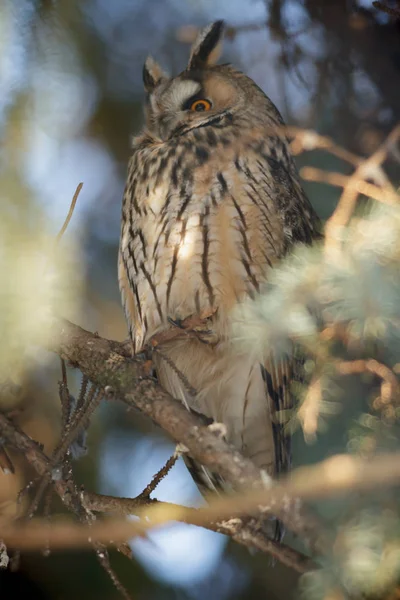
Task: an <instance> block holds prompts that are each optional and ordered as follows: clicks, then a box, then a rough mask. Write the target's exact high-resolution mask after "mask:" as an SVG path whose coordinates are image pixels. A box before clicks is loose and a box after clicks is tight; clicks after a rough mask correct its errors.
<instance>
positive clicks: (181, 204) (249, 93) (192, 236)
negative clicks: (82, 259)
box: [118, 21, 319, 490]
mask: <svg viewBox="0 0 400 600" xmlns="http://www.w3.org/2000/svg"><path fill="white" fill-rule="evenodd" d="M223 27H224V25H223V22H222V21H217V22H215V23H213V24H211V25H209V26H208V27H207V28H206V29H204V30H203V31H202V32H201V33H200V34H199V36H198V38H197V40H196V41H195V43H194V45H193V47H192V49H191V53H190V58H189V62H188V66H187V68H186V69H185V70H184V71H183V72H182V73H181V74H180V75H178V76H176V77H172V78H171V77H169V76H167V75H166V74H165V73H164V72H163V71H162V69H161V68H160V66H159V65H158V64H157V63H156V62H155V61H154V60H153V59H152V58H151V57H149V58H148V59H147V60H146V62H145V65H144V68H143V80H144V87H145V91H146V104H145V126H144V129H143V131H142V133H141V134H140V135H138V136H137V137H135V138H134V140H133V153H132V156H131V159H130V162H129V167H128V177H127V183H126V188H125V193H124V199H123V209H122V227H121V237H120V249H119V261H118V276H119V285H120V290H121V295H122V302H123V306H124V310H125V315H126V319H127V322H128V327H129V334H130V337H131V339H132V343H133V348H134V352H136V353H137V352H139V351H141V350H142V349H143V347H144V346H145V345H146V344H147V343H148V342H149V340H150V339H151V338H152V337H153V336H157V334H160V333H162V332H165V331H167V330H168V329H170V328H173V327H176V326H179V323H180V322H181V321H182V320H184V319H186V318H187V317H193V316H194V317H196V316H201V315H208V319H207V327H206V329H207V332H205V334H204V335H202V334H201V331H200V332H199V335H198V336H197V337H196V336H178V337H176V338H172V339H170V341H168V342H165V343H164V344H161V348H160V350H161V351H160V352H155V353H154V366H155V370H156V373H157V377H158V379H159V382H160V384H161V385H162V386H163V387H164V389H165V390H167V391H168V392H169V393H170V394H171V395H172V396H173V397H174V398H177V399H179V400H180V401H181V402H183V404H184V405H185V406H186V407H187V409H188V410H190V411H195V412H196V413H200V415H203V416H204V418H205V419H206V422H217V423H223V424H224V426H225V427H224V429H225V431H226V437H227V440H228V441H229V442H230V443H231V444H233V445H234V446H235V447H236V448H237V449H238V450H239V451H241V452H242V453H243V454H244V455H245V456H247V457H248V458H250V459H251V460H253V461H254V462H255V464H256V465H257V466H258V467H259V468H260V469H263V470H264V471H265V472H266V473H268V474H269V475H270V476H272V477H275V476H276V475H278V474H279V473H282V472H284V471H287V469H288V468H289V466H290V439H289V437H288V436H287V435H286V428H284V427H283V424H282V418H281V414H282V412H281V411H283V410H284V409H287V408H288V407H290V406H291V402H292V399H291V393H290V384H291V381H292V379H293V378H294V377H296V362H295V361H294V358H293V356H289V355H288V356H284V357H282V356H279V357H278V356H275V354H274V349H273V348H271V349H270V352H269V353H268V355H267V356H266V357H254V356H249V355H246V354H245V353H244V352H240V349H238V348H237V346H236V345H235V344H234V341H233V339H232V315H233V314H234V311H235V309H236V308H237V307H238V306H239V304H240V303H241V302H242V301H243V300H244V299H246V298H255V297H256V296H257V294H259V293H260V291H262V289H263V285H265V283H266V282H267V281H268V277H269V273H270V272H271V269H273V268H274V266H275V265H276V264H277V263H278V262H279V261H280V260H281V259H282V258H283V257H284V256H285V255H286V254H287V253H288V252H289V251H290V249H291V247H292V245H293V244H294V243H295V242H303V243H305V244H311V243H312V241H313V239H314V238H315V237H316V236H317V235H318V230H319V223H318V218H317V216H316V214H315V212H314V210H313V208H312V207H311V205H310V203H309V201H308V199H307V197H306V196H305V194H304V192H303V190H302V188H301V185H300V183H299V178H298V173H297V170H296V167H295V164H294V161H293V158H292V156H291V153H290V149H289V145H288V140H287V138H286V136H285V134H284V133H283V130H282V126H283V121H282V118H281V116H280V114H279V112H278V110H277V109H276V107H275V106H274V104H273V103H272V102H271V100H270V99H269V98H268V97H267V96H266V95H265V94H264V92H263V91H262V90H261V89H260V88H259V87H258V86H257V85H256V84H255V83H254V81H252V80H251V79H250V78H249V77H247V76H245V75H244V74H243V73H241V72H240V71H238V70H237V69H235V68H234V67H233V66H231V65H230V64H223V65H215V64H212V60H211V59H210V57H211V55H212V53H213V51H214V50H215V48H216V46H217V44H218V43H219V42H220V40H221V37H222V34H223ZM210 332H211V334H212V335H211V336H209V334H210ZM210 340H211V341H210ZM186 462H187V464H188V466H189V468H190V470H191V472H192V474H193V477H194V479H195V480H196V482H197V483H198V485H199V487H200V488H201V489H204V488H205V489H213V490H219V489H221V488H222V489H224V485H225V484H224V482H223V481H222V480H221V478H220V477H219V476H218V475H217V474H216V473H213V472H210V471H209V470H208V469H206V468H205V467H203V466H201V465H198V464H196V463H195V462H194V461H193V460H192V459H191V458H190V456H187V457H186Z"/></svg>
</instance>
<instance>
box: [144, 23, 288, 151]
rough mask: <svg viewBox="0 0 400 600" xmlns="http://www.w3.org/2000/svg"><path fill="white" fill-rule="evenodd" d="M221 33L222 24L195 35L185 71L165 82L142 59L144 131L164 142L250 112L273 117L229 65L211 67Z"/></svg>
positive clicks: (158, 71)
mask: <svg viewBox="0 0 400 600" xmlns="http://www.w3.org/2000/svg"><path fill="white" fill-rule="evenodd" d="M223 30H224V23H223V21H216V22H215V23H212V24H211V25H209V26H208V27H206V28H205V29H204V30H203V31H201V32H200V34H199V35H198V37H197V39H196V41H195V42H194V44H193V46H192V49H191V53H190V58H189V63H188V66H187V68H186V69H185V71H183V72H182V73H181V74H180V75H178V76H177V77H173V78H170V77H168V76H167V75H166V74H165V73H164V72H163V70H162V69H161V67H160V66H159V65H158V63H156V62H155V61H154V60H153V59H152V58H151V57H149V58H147V60H146V62H145V64H144V67H143V82H144V87H145V90H146V92H147V101H146V126H147V129H148V131H149V132H150V133H151V135H152V136H154V137H156V138H158V139H160V140H162V141H167V140H169V139H172V138H174V137H176V136H180V135H182V134H185V133H186V132H188V131H190V130H193V129H196V128H198V127H205V126H207V125H213V124H216V123H217V122H218V123H220V125H222V124H223V122H224V121H226V122H227V123H228V122H229V121H232V119H233V118H234V116H235V114H241V115H243V114H245V113H246V111H249V110H251V109H253V111H254V110H255V109H256V110H255V112H256V113H257V112H258V114H260V113H263V112H264V113H268V112H269V111H272V112H276V113H277V111H276V109H275V107H274V106H273V104H272V102H271V101H270V100H269V99H268V98H267V97H266V96H265V94H264V93H263V92H262V90H261V89H260V88H259V87H258V86H256V84H255V83H254V82H253V81H252V80H251V79H249V78H248V77H246V76H245V75H244V74H243V73H240V72H239V71H237V70H236V69H234V68H233V67H232V66H231V65H214V64H212V61H211V56H212V53H213V50H214V49H215V48H216V46H217V44H218V43H219V41H220V40H221V38H222V35H223ZM257 109H258V111H257ZM278 114H279V113H278Z"/></svg>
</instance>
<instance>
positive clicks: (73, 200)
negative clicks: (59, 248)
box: [56, 182, 83, 244]
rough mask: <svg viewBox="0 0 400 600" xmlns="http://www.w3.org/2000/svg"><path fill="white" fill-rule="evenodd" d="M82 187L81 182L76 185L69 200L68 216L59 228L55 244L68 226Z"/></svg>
mask: <svg viewBox="0 0 400 600" xmlns="http://www.w3.org/2000/svg"><path fill="white" fill-rule="evenodd" d="M82 187H83V182H81V183H78V186H77V188H76V190H75V194H74V195H73V197H72V200H71V205H70V207H69V211H68V214H67V216H66V218H65V221H64V223H63V226H62V227H61V229H60V231H59V232H58V234H57V236H56V244H58V243H59V241H60V240H61V238H62V236H63V235H64V233H65V230H66V229H67V227H68V225H69V222H70V220H71V218H72V215H73V214H74V209H75V204H76V201H77V200H78V197H79V194H80V193H81V189H82Z"/></svg>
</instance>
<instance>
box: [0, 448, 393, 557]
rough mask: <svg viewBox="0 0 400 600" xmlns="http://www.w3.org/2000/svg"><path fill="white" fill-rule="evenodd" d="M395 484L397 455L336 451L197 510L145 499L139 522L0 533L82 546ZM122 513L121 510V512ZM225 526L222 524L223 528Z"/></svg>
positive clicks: (33, 542) (11, 539) (31, 543)
mask: <svg viewBox="0 0 400 600" xmlns="http://www.w3.org/2000/svg"><path fill="white" fill-rule="evenodd" d="M399 482H400V453H387V454H380V455H378V456H375V457H372V458H369V459H368V460H363V459H361V458H358V457H355V456H349V455H336V456H334V457H332V458H329V459H327V460H324V461H322V462H321V463H318V464H317V465H314V466H311V467H300V468H298V469H296V470H295V471H293V473H292V475H291V477H290V478H287V479H285V480H282V482H280V483H277V484H276V485H275V486H273V487H272V488H270V489H268V490H267V489H264V490H261V489H259V490H252V491H249V492H242V493H240V494H235V495H229V496H225V497H220V496H219V497H217V498H213V499H210V501H209V505H208V506H207V507H206V508H202V509H193V508H188V507H185V506H178V505H173V504H169V503H163V502H151V503H150V504H147V505H145V506H140V505H138V506H137V507H136V508H135V514H136V515H137V516H139V517H144V516H145V517H146V520H143V521H141V522H137V521H129V522H127V521H126V520H122V521H121V520H119V519H111V520H107V521H101V522H100V521H95V522H92V523H91V525H90V528H88V527H84V526H82V525H78V524H73V523H65V522H64V523H56V522H54V523H53V525H52V526H51V528H47V529H46V530H45V531H44V530H43V527H42V520H36V521H37V522H30V523H27V524H23V525H19V524H12V525H10V526H3V527H2V529H1V533H0V535H1V537H2V538H3V539H4V540H5V541H6V542H8V543H9V544H16V545H18V546H20V547H23V548H37V547H40V545H41V544H42V543H43V540H44V539H46V536H47V535H49V541H50V543H51V545H52V546H54V547H61V546H63V547H67V546H70V547H71V546H77V545H78V546H79V545H82V544H83V545H86V544H90V543H91V542H92V541H94V540H97V541H99V542H104V543H109V540H110V539H112V540H113V541H114V542H115V541H118V540H121V541H122V540H126V539H127V538H129V537H131V536H134V535H142V534H143V533H144V532H145V531H147V530H148V529H151V528H153V527H159V526H161V525H164V524H166V523H168V522H170V521H176V520H179V521H182V520H184V521H185V522H190V523H192V524H194V525H200V526H203V525H207V524H208V523H215V522H216V521H221V520H222V519H230V518H231V517H232V516H235V515H240V514H244V513H246V512H249V511H252V510H254V509H256V508H257V507H258V506H259V505H265V504H268V503H270V504H271V503H272V504H274V503H276V502H279V501H281V500H282V499H284V498H285V497H291V496H292V497H296V498H297V499H313V500H316V499H324V498H333V497H335V496H337V495H342V494H343V493H345V492H354V491H367V490H374V489H377V488H378V489H382V488H383V487H384V486H397V485H398V484H399ZM89 498H90V496H89V497H88V499H89ZM136 501H137V500H136ZM113 503H115V504H114V508H115V506H116V505H117V504H118V503H119V502H118V499H114V500H113ZM123 504H124V502H121V505H122V506H123ZM123 512H124V513H125V511H124V510H123ZM228 529H229V526H228V524H227V525H226V528H225V530H226V531H227V530H228ZM88 536H89V537H90V538H91V539H90V540H89V539H88ZM325 550H326V549H325Z"/></svg>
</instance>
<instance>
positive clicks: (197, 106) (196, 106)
mask: <svg viewBox="0 0 400 600" xmlns="http://www.w3.org/2000/svg"><path fill="white" fill-rule="evenodd" d="M210 109H211V102H209V101H208V100H195V101H194V102H193V104H191V105H190V110H195V111H196V112H202V111H203V110H210Z"/></svg>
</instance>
